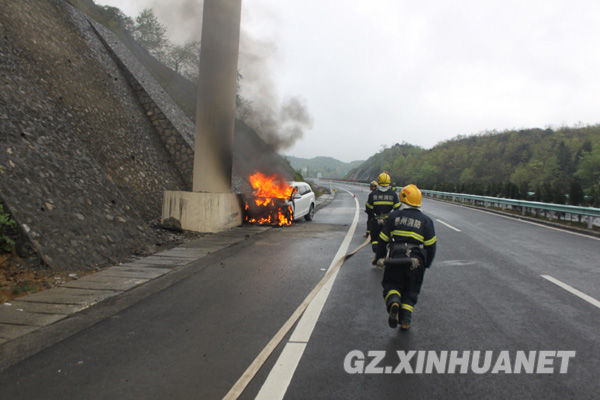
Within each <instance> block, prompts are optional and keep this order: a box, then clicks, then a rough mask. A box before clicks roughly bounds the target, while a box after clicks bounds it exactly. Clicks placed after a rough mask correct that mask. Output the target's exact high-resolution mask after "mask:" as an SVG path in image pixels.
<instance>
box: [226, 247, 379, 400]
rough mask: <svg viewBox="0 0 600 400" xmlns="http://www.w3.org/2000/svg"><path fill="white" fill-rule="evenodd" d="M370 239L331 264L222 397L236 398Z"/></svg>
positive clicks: (229, 399)
mask: <svg viewBox="0 0 600 400" xmlns="http://www.w3.org/2000/svg"><path fill="white" fill-rule="evenodd" d="M370 239H371V238H370V237H367V240H365V242H364V243H362V244H361V245H360V246H358V247H357V248H356V249H354V250H352V251H351V252H350V253H347V254H345V255H344V256H343V257H340V258H339V259H338V260H337V261H336V262H335V264H333V265H331V267H330V268H329V271H327V273H326V274H325V276H323V278H322V279H321V281H319V283H318V284H317V286H315V287H314V288H313V290H312V291H311V292H310V293H309V294H308V296H306V298H305V299H304V301H303V302H302V304H300V306H299V307H298V308H297V309H296V311H295V312H294V313H293V314H292V316H291V317H290V318H289V319H288V320H287V322H286V323H285V324H284V325H283V326H282V327H281V329H279V332H277V334H276V335H275V336H273V338H272V339H271V341H270V342H269V343H268V344H267V346H265V348H264V349H263V350H262V351H261V352H260V354H259V355H258V357H256V359H255V360H254V361H253V362H252V364H250V366H249V367H248V368H247V369H246V371H245V372H244V374H243V375H242V376H241V377H240V379H238V381H237V382H236V383H235V385H233V387H232V388H231V390H229V392H228V393H227V394H226V395H225V397H223V399H227V400H234V399H237V398H238V397H239V396H240V395H241V394H242V392H243V391H244V389H245V388H246V386H247V385H248V383H250V381H251V380H252V378H253V377H254V375H256V373H257V372H258V370H259V369H260V368H261V367H262V365H263V364H264V363H265V361H267V358H269V356H270V355H271V353H272V352H273V350H275V348H276V347H277V346H278V345H279V343H280V342H281V341H282V340H283V338H284V337H285V335H287V333H288V332H289V330H290V329H291V328H292V326H294V324H295V323H296V321H298V319H299V318H300V317H301V316H302V313H304V310H306V308H307V307H308V305H309V304H310V302H311V301H312V300H313V298H314V297H315V296H316V295H317V294H318V293H319V291H320V290H321V288H322V287H323V286H324V285H325V284H326V283H327V281H328V280H329V278H331V276H332V275H333V274H335V273H336V272H337V271H338V269H340V267H341V266H342V264H343V263H344V261H346V260H347V259H348V258H350V257H352V256H353V255H355V254H356V253H357V252H358V251H359V250H360V249H362V248H363V247H365V246H366V245H368V244H369V243H370V242H371V241H370Z"/></svg>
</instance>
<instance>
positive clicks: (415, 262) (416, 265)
mask: <svg viewBox="0 0 600 400" xmlns="http://www.w3.org/2000/svg"><path fill="white" fill-rule="evenodd" d="M410 260H411V261H412V265H411V266H410V269H411V271H412V270H413V269H417V268H419V265H420V262H419V259H418V258H414V257H413V258H411V259H410Z"/></svg>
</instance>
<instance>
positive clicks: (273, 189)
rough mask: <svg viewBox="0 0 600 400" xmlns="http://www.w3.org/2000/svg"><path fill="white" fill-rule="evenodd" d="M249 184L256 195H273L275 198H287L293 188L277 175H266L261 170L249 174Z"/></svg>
mask: <svg viewBox="0 0 600 400" xmlns="http://www.w3.org/2000/svg"><path fill="white" fill-rule="evenodd" d="M250 184H251V185H252V187H253V188H254V189H256V193H255V194H254V195H255V196H256V197H274V198H277V199H287V198H289V197H290V196H291V195H292V190H293V188H292V187H291V186H290V185H288V184H287V182H286V181H285V179H281V178H279V177H278V176H277V175H273V176H266V175H265V174H263V173H261V172H257V173H255V174H254V175H250Z"/></svg>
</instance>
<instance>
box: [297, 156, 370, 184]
mask: <svg viewBox="0 0 600 400" xmlns="http://www.w3.org/2000/svg"><path fill="white" fill-rule="evenodd" d="M285 158H286V159H287V160H288V161H289V163H290V165H291V166H292V167H293V168H294V169H295V170H296V171H299V172H300V173H302V175H303V176H304V177H306V178H316V177H318V174H321V177H323V178H334V179H335V178H343V177H345V176H346V174H347V173H348V172H350V171H351V170H352V169H353V168H356V167H358V166H359V165H361V164H362V163H363V161H352V162H349V163H346V162H343V161H339V160H336V159H335V158H331V157H313V158H300V157H294V156H285Z"/></svg>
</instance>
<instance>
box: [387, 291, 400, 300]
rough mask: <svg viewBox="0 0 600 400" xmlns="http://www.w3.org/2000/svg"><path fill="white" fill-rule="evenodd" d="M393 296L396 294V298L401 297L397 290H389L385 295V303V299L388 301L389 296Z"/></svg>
mask: <svg viewBox="0 0 600 400" xmlns="http://www.w3.org/2000/svg"><path fill="white" fill-rule="evenodd" d="M393 294H397V295H398V297H402V295H401V294H400V292H399V291H397V290H390V291H389V292H388V293H387V294H386V295H385V301H387V299H388V298H389V297H390V296H391V295H393Z"/></svg>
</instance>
